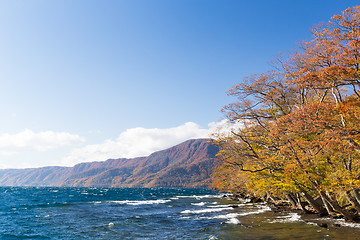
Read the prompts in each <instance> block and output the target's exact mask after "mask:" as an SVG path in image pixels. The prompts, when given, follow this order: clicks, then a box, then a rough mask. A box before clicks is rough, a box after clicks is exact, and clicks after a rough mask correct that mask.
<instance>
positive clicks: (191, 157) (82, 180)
mask: <svg viewBox="0 0 360 240" xmlns="http://www.w3.org/2000/svg"><path fill="white" fill-rule="evenodd" d="M209 140H210V139H194V140H188V141H186V142H183V143H181V144H179V145H176V146H174V147H171V148H169V149H166V150H162V151H158V152H155V153H153V154H151V155H149V156H148V157H139V158H132V159H125V158H121V159H109V160H107V161H104V162H87V163H80V164H77V165H75V166H74V167H42V168H28V169H4V170H0V185H1V186H69V187H206V186H209V184H210V178H211V175H212V172H213V169H214V164H215V163H214V162H215V155H216V153H217V152H218V148H217V147H216V146H214V145H211V144H210V143H209Z"/></svg>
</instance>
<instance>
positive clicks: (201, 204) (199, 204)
mask: <svg viewBox="0 0 360 240" xmlns="http://www.w3.org/2000/svg"><path fill="white" fill-rule="evenodd" d="M205 204H206V203H205V202H199V203H191V205H194V206H204V205H205Z"/></svg>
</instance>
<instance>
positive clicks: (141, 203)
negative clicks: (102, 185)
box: [108, 199, 171, 206]
mask: <svg viewBox="0 0 360 240" xmlns="http://www.w3.org/2000/svg"><path fill="white" fill-rule="evenodd" d="M108 202H110V203H118V204H126V205H133V206H136V205H151V204H163V203H167V202H171V200H163V199H158V200H140V201H132V200H123V201H108Z"/></svg>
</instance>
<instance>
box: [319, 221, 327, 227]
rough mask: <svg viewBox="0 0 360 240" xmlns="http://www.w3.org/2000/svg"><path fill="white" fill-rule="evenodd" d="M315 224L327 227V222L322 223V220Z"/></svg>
mask: <svg viewBox="0 0 360 240" xmlns="http://www.w3.org/2000/svg"><path fill="white" fill-rule="evenodd" d="M317 225H318V226H319V227H323V228H328V225H327V223H322V222H320V223H317Z"/></svg>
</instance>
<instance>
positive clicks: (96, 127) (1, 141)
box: [0, 0, 358, 168]
mask: <svg viewBox="0 0 360 240" xmlns="http://www.w3.org/2000/svg"><path fill="white" fill-rule="evenodd" d="M356 4H358V1H351V0H347V1H339V0H327V1H325V0H316V1H314V0H311V1H310V0H298V1H289V0H273V1H268V0H257V1H256V0H254V1H249V0H248V1H245V0H217V1H215V0H117V1H112V0H106V1H99V0H97V1H94V0H77V1H73V0H53V1H48V0H22V1H19V0H1V1H0V33H1V34H0V116H1V117H0V168H28V167H41V166H73V165H75V164H77V163H80V162H90V161H104V160H106V159H108V158H123V157H126V158H131V157H138V156H147V155H149V154H150V153H152V152H154V151H158V150H162V149H166V148H168V147H171V146H173V145H176V144H178V143H181V142H183V141H185V140H187V139H191V138H203V137H209V136H210V135H209V134H210V133H211V132H212V131H213V130H214V129H216V127H217V126H221V125H222V124H224V122H225V121H224V115H223V113H221V111H220V110H221V108H222V107H223V106H224V105H226V104H228V103H231V102H233V101H234V100H235V99H233V98H231V97H229V96H227V95H226V91H227V90H228V89H230V88H231V87H232V86H234V85H235V84H237V83H239V82H241V80H242V79H244V78H245V77H246V76H249V75H251V74H254V73H262V72H265V71H267V70H269V69H271V66H270V63H271V61H272V60H273V59H275V58H276V57H277V56H278V55H279V54H280V53H281V52H284V51H289V50H291V49H295V48H296V46H297V44H298V43H299V42H300V41H302V40H306V39H308V40H309V39H311V32H310V29H311V28H312V27H313V26H314V25H316V24H318V23H321V22H327V21H328V20H329V19H330V18H331V16H333V15H334V14H340V13H341V11H343V10H345V9H346V8H348V7H353V6H356Z"/></svg>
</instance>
